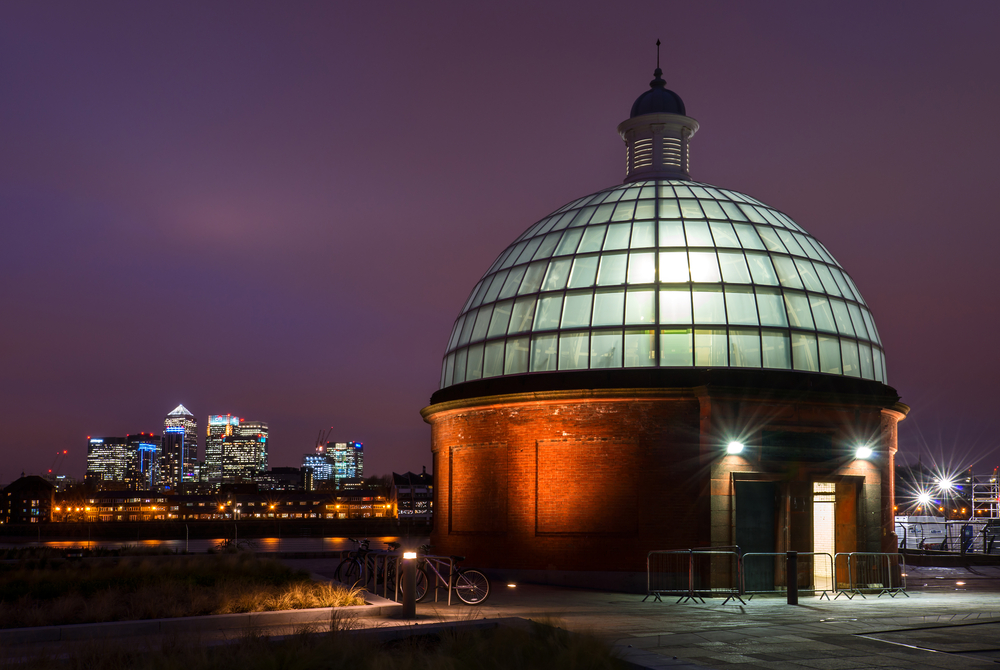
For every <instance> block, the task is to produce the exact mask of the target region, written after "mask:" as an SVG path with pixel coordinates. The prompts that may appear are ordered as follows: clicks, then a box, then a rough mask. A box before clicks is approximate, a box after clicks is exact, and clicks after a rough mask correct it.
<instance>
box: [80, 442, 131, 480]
mask: <svg viewBox="0 0 1000 670" xmlns="http://www.w3.org/2000/svg"><path fill="white" fill-rule="evenodd" d="M127 469H128V443H127V441H126V440H125V438H124V437H88V438H87V474H86V481H87V482H88V483H93V484H95V485H97V486H98V487H102V486H104V484H103V483H104V482H122V483H124V482H125V479H126V471H127Z"/></svg>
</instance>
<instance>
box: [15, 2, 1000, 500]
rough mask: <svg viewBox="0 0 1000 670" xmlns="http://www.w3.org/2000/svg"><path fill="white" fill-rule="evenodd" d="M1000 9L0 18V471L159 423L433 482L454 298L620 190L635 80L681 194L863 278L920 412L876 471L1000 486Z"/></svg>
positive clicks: (186, 7)
mask: <svg viewBox="0 0 1000 670" xmlns="http://www.w3.org/2000/svg"><path fill="white" fill-rule="evenodd" d="M997 25H1000V4H998V3H996V2H992V1H991V2H964V3H961V4H959V5H956V6H954V7H952V8H951V9H947V10H946V9H945V5H942V4H941V3H939V2H907V3H870V2H838V3H827V4H823V5H819V4H817V3H801V2H797V1H796V2H787V3H784V2H768V3H743V2H725V3H723V2H703V3H688V2H685V3H671V2H664V1H663V0H657V1H655V2H648V3H639V2H635V3H618V4H615V3H608V2H573V3H569V2H564V3H558V4H557V3H551V4H541V3H537V2H527V3H516V2H506V3H493V4H487V3H470V2H449V3H404V2H399V3H329V2H316V3H304V2H297V3H277V2H271V3H251V2H247V1H245V0H240V1H239V2H232V3H222V2H211V3H203V2H191V3H184V2H171V3H133V2H119V3H111V2H88V3H57V2H45V3H37V2H21V3H4V4H3V5H2V6H0V314H2V318H0V402H2V406H3V409H4V412H3V414H4V417H5V420H4V422H3V423H4V425H3V429H2V430H0V482H6V481H10V480H11V479H13V478H15V477H16V476H17V475H19V474H20V472H21V471H22V470H24V471H26V472H28V473H33V472H36V473H37V472H42V471H44V470H45V469H47V468H48V467H49V465H50V464H51V462H52V457H53V455H54V454H55V451H56V450H57V449H64V448H68V449H69V450H70V455H69V458H68V460H67V462H66V466H65V467H63V468H62V469H63V470H64V471H66V472H67V473H69V474H72V475H75V476H82V474H83V471H84V469H85V460H86V447H85V445H86V436H87V435H100V434H106V435H115V434H123V433H129V432H131V433H135V432H140V431H157V432H158V431H159V430H160V429H162V419H163V416H164V415H165V414H166V413H167V412H168V411H169V410H171V409H173V408H174V407H175V406H176V405H177V404H178V403H184V405H186V406H187V407H188V408H189V409H191V410H192V411H193V412H194V413H195V414H196V416H197V418H198V421H199V423H200V424H201V426H202V427H203V426H204V423H205V421H206V417H207V415H208V414H210V413H212V414H214V413H227V412H229V413H235V414H238V415H240V416H243V417H245V418H249V419H259V420H264V421H268V422H269V423H270V426H271V442H272V447H271V462H272V464H273V465H298V464H299V463H300V462H301V454H302V453H303V452H305V451H308V450H311V448H312V446H313V444H314V442H315V439H316V434H317V432H318V431H319V430H320V429H321V428H329V427H330V426H333V427H334V436H336V437H338V438H342V439H354V440H360V441H363V442H364V443H365V444H366V460H367V467H366V472H367V473H368V474H379V473H383V472H389V471H392V470H396V471H404V470H410V469H412V470H418V471H419V468H420V466H421V465H424V464H426V465H428V466H429V465H430V463H431V457H430V429H429V427H428V426H427V425H426V424H424V423H423V421H422V420H421V418H420V415H419V410H420V409H421V408H422V407H424V406H425V405H426V404H427V403H428V400H429V397H430V394H431V393H432V392H433V391H434V390H436V388H437V383H438V376H439V371H440V361H441V355H442V353H443V352H444V348H445V345H446V344H447V339H448V336H449V334H450V329H451V325H452V323H453V321H454V318H455V317H456V316H457V314H458V311H459V309H460V308H461V306H462V304H463V302H464V300H465V298H466V295H467V293H468V291H469V290H470V289H471V288H472V286H473V285H474V284H475V283H476V281H477V280H478V279H479V277H480V276H481V274H482V273H483V272H484V271H485V270H486V269H487V268H488V267H489V265H490V264H491V263H492V261H493V259H494V258H495V257H496V255H497V254H498V253H499V252H500V251H502V250H503V249H504V248H505V247H506V246H507V244H509V243H510V242H511V241H512V240H513V239H514V238H515V237H517V236H518V235H519V234H520V233H521V232H522V231H523V230H524V229H525V228H527V227H528V226H529V225H530V224H532V223H533V222H535V221H536V220H538V219H540V218H541V217H543V216H544V215H545V214H547V213H548V212H550V211H552V210H554V209H556V208H558V207H560V206H561V205H563V204H565V203H566V202H568V201H570V200H572V199H574V198H576V197H579V196H582V195H585V194H587V193H590V192H593V191H596V190H598V189H601V188H604V187H607V186H611V185H613V184H615V183H619V182H620V181H621V179H622V177H623V169H624V167H623V166H624V148H623V145H622V142H621V140H620V139H619V138H618V136H617V133H616V132H615V126H616V125H617V124H618V123H619V122H621V121H622V120H624V119H625V118H626V117H627V116H628V111H629V108H630V106H631V104H632V101H633V100H634V99H635V97H636V96H638V95H639V94H640V93H642V92H643V91H644V90H645V89H646V88H647V86H648V82H649V80H650V79H651V76H652V69H653V67H654V53H655V52H654V46H653V43H654V42H655V40H656V39H657V38H660V39H661V40H663V42H664V47H663V69H664V71H665V75H664V76H665V78H666V80H667V85H668V87H669V88H671V89H673V90H675V91H677V92H678V93H679V94H680V95H681V96H682V97H683V99H684V101H685V103H686V105H687V111H688V114H689V115H690V116H693V117H694V118H696V119H697V120H698V121H699V122H700V123H701V130H700V132H699V133H698V135H697V136H696V137H695V139H694V140H693V144H692V157H693V161H692V176H693V178H694V179H696V180H699V181H707V182H710V183H714V184H718V185H721V186H724V187H727V188H733V189H736V190H740V191H744V192H747V193H750V194H752V195H754V196H755V197H757V198H759V199H761V200H763V201H764V202H766V203H768V204H770V205H772V206H774V207H776V208H778V209H781V210H783V211H785V212H787V213H788V214H789V215H790V216H792V217H793V218H794V219H795V220H796V221H797V222H798V223H800V224H801V225H802V226H803V227H805V228H806V229H807V230H808V231H810V232H811V233H812V234H814V235H815V236H816V237H817V238H819V239H820V240H821V241H823V242H824V244H826V246H827V247H828V248H829V249H830V250H831V252H832V253H833V254H834V256H835V257H836V258H837V259H838V261H840V263H841V264H842V265H843V266H844V267H845V268H846V269H847V271H848V272H849V273H850V274H851V275H852V276H853V277H854V279H855V280H856V282H857V284H858V285H859V287H860V288H861V291H862V292H863V294H864V296H865V298H866V300H867V302H868V304H869V305H870V306H871V308H872V311H873V313H874V315H875V319H876V322H877V324H878V326H879V330H880V331H881V334H882V338H883V341H884V343H885V345H886V349H887V361H888V369H889V382H890V384H892V385H893V386H894V387H896V389H897V390H898V391H899V392H900V394H901V395H902V397H903V401H904V402H906V403H908V404H910V405H911V406H912V407H913V411H912V413H911V416H910V418H909V419H907V421H906V422H904V424H903V426H902V430H901V439H900V448H901V452H906V453H908V454H910V455H915V454H917V453H918V451H920V450H924V451H923V453H924V454H925V455H924V461H925V462H926V461H927V460H928V456H927V451H930V453H931V454H933V455H943V457H944V458H945V460H948V459H950V460H952V461H954V464H955V465H959V464H962V463H964V461H966V460H969V459H970V458H978V457H980V456H983V455H985V457H984V458H983V460H982V461H981V462H980V464H979V465H978V466H977V467H978V468H979V469H980V470H985V469H987V468H989V469H992V467H993V466H995V465H998V464H1000V452H996V451H994V448H995V446H996V445H997V444H1000V440H998V439H997V438H995V437H994V435H995V434H996V432H997V431H996V430H995V429H994V427H993V425H992V421H991V419H990V418H989V416H990V415H991V414H992V412H993V411H994V410H992V409H990V408H993V407H996V406H997V405H998V402H1000V391H998V385H997V380H998V378H1000V374H998V373H1000V369H998V368H1000V356H998V354H997V346H996V345H995V344H993V343H992V342H993V340H994V339H995V338H996V333H997V332H998V331H1000V314H998V310H997V305H998V297H997V283H998V282H997V278H998V263H997V261H996V260H995V257H996V254H997V249H998V242H1000V240H998V237H1000V228H998V215H997V211H998V209H1000V205H998V197H997V187H996V184H995V182H996V178H997V172H998V170H997V164H998V158H997V157H998V156H1000V124H998V123H997V110H998V109H1000V40H998V39H997V38H996V35H995V31H996V27H997Z"/></svg>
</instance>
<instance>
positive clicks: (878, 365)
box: [445, 347, 885, 384]
mask: <svg viewBox="0 0 1000 670" xmlns="http://www.w3.org/2000/svg"><path fill="white" fill-rule="evenodd" d="M872 358H874V359H875V381H877V382H882V383H883V384H884V383H885V378H884V377H883V376H882V350H881V349H879V348H878V347H872ZM445 377H447V374H446V375H445Z"/></svg>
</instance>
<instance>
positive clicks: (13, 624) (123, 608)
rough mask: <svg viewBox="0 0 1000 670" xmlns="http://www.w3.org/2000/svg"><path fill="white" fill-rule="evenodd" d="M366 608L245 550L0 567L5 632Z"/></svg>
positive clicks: (348, 594) (353, 596) (354, 596)
mask: <svg viewBox="0 0 1000 670" xmlns="http://www.w3.org/2000/svg"><path fill="white" fill-rule="evenodd" d="M362 604H364V600H363V599H362V598H361V597H360V596H359V595H358V593H357V592H356V591H351V590H350V589H345V588H343V587H333V586H331V585H330V584H327V583H319V582H313V581H312V580H311V579H310V578H309V575H308V574H307V573H305V572H301V571H296V570H292V569H291V568H288V567H287V566H285V565H283V564H281V563H280V562H278V561H276V560H274V559H267V558H257V557H255V556H254V555H252V554H248V553H243V554H235V555H200V556H147V557H143V556H134V557H133V556H123V557H117V558H100V559H84V560H77V561H69V560H63V559H48V558H41V559H28V560H21V561H16V562H9V563H3V564H0V628H18V627H23V626H48V625H59V624H74V623H91V622H99V621H124V620H130V619H158V618H165V617H180V616H195V615H200V614H233V613H237V612H261V611H268V610H284V609H299V608H306V607H340V606H344V605H362Z"/></svg>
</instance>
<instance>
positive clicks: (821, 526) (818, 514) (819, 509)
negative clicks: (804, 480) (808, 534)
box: [813, 482, 837, 591]
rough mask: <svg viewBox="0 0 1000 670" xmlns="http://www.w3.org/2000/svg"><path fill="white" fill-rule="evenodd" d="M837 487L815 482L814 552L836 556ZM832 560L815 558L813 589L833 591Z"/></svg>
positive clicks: (820, 557) (824, 557)
mask: <svg viewBox="0 0 1000 670" xmlns="http://www.w3.org/2000/svg"><path fill="white" fill-rule="evenodd" d="M836 491H837V485H836V484H833V483H828V482H813V552H814V553H815V554H820V553H823V554H830V556H833V555H835V554H836V553H837V552H836V546H837V545H836V528H837V524H836V517H835V514H836V504H837V495H836ZM831 568H832V566H831V565H830V559H829V558H827V557H826V556H813V588H814V589H816V590H817V591H820V590H829V591H832V590H833V573H832V570H831Z"/></svg>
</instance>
